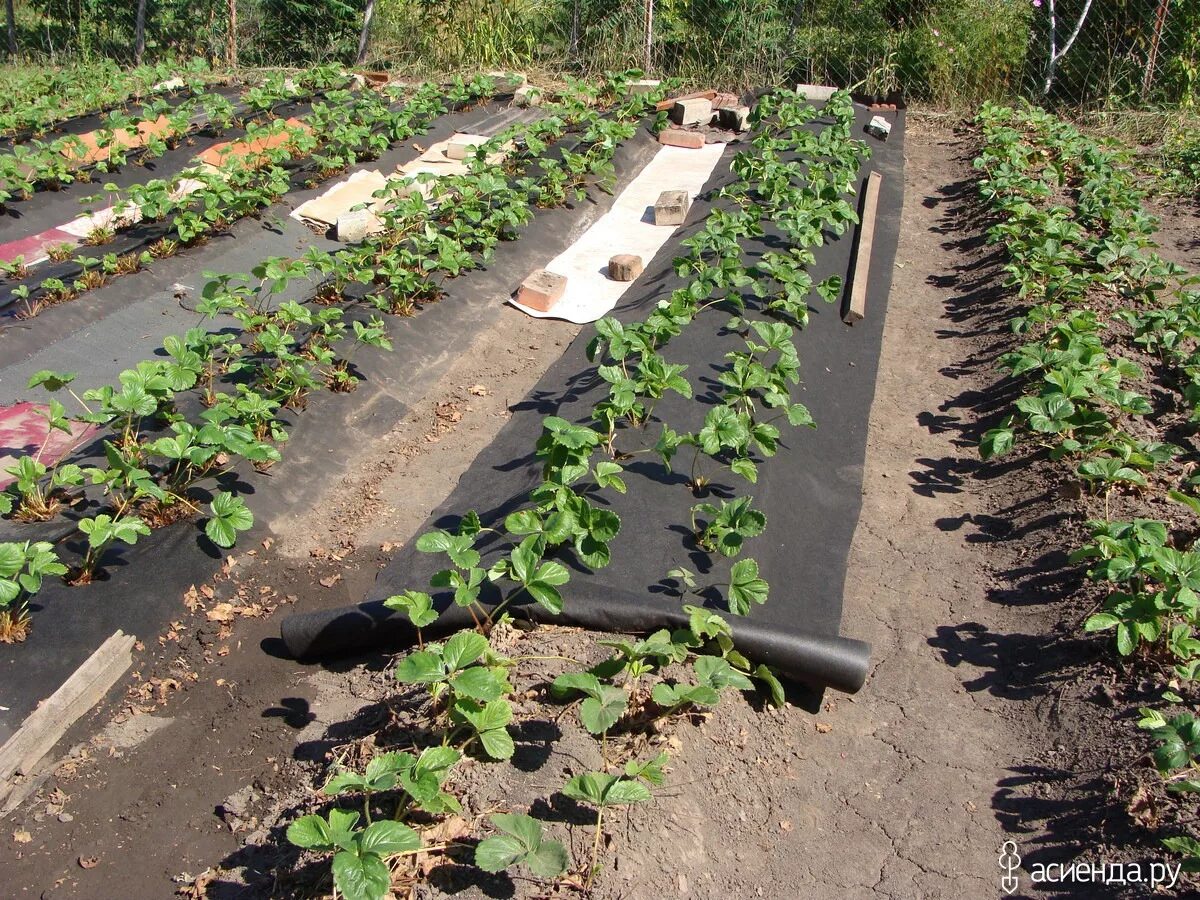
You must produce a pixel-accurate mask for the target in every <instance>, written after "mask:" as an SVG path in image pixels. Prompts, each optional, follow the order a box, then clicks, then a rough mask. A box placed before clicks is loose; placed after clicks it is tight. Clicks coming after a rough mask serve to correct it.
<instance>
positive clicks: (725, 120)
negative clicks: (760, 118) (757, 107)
mask: <svg viewBox="0 0 1200 900" xmlns="http://www.w3.org/2000/svg"><path fill="white" fill-rule="evenodd" d="M717 122H718V123H719V124H720V126H721V127H722V128H725V129H728V130H729V131H746V130H748V129H749V128H750V107H748V106H723V107H721V109H718V110H717Z"/></svg>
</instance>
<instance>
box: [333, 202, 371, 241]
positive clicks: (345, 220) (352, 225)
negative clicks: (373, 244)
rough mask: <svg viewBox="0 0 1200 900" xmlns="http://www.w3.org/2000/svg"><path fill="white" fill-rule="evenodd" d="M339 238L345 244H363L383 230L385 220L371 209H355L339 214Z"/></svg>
mask: <svg viewBox="0 0 1200 900" xmlns="http://www.w3.org/2000/svg"><path fill="white" fill-rule="evenodd" d="M336 227H337V239H338V240H339V241H341V242H342V243H343V244H361V243H362V242H363V241H365V240H366V239H367V237H368V236H370V235H372V234H378V233H379V232H381V231H383V222H382V221H381V220H380V218H379V216H377V215H375V213H373V212H371V210H369V209H355V210H351V211H350V212H348V213H343V214H342V215H340V216H338V220H337V226H336Z"/></svg>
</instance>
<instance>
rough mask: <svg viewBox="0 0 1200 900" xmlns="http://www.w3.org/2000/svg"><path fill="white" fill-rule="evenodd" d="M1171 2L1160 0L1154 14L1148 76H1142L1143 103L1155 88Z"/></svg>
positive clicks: (1147, 68)
mask: <svg viewBox="0 0 1200 900" xmlns="http://www.w3.org/2000/svg"><path fill="white" fill-rule="evenodd" d="M1170 5H1171V0H1159V3H1158V11H1157V12H1156V13H1155V14H1154V36H1153V37H1152V38H1151V39H1150V56H1149V58H1148V59H1147V60H1146V74H1145V75H1143V76H1142V102H1143V103H1144V102H1145V101H1146V98H1147V97H1148V96H1150V88H1151V87H1153V86H1154V74H1155V71H1154V70H1155V69H1157V68H1158V45H1159V43H1160V42H1161V41H1162V33H1163V26H1164V25H1165V24H1166V23H1167V8H1168V7H1169V6H1170Z"/></svg>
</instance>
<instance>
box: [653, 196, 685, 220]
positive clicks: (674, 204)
mask: <svg viewBox="0 0 1200 900" xmlns="http://www.w3.org/2000/svg"><path fill="white" fill-rule="evenodd" d="M691 205H692V201H691V200H690V199H689V198H688V194H687V191H663V192H662V193H661V194H659V195H658V199H657V200H656V201H654V224H655V225H682V224H683V220H684V219H685V218H687V214H688V209H689V208H691Z"/></svg>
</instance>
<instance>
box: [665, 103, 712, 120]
mask: <svg viewBox="0 0 1200 900" xmlns="http://www.w3.org/2000/svg"><path fill="white" fill-rule="evenodd" d="M712 114H713V104H712V101H711V100H709V99H707V98H705V97H692V98H690V99H688V100H676V101H675V105H674V106H672V107H671V121H672V122H674V123H675V124H676V125H707V124H708V123H709V122H711V121H712Z"/></svg>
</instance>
